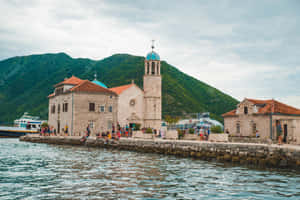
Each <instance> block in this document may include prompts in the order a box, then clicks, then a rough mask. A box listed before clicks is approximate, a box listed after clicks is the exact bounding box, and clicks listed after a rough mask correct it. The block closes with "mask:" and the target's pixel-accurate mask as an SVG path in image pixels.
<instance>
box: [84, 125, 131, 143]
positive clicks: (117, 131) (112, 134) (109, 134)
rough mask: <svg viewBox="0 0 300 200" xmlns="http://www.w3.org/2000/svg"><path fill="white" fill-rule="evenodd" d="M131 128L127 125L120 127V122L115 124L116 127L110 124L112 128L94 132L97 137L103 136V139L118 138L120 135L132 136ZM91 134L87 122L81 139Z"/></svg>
mask: <svg viewBox="0 0 300 200" xmlns="http://www.w3.org/2000/svg"><path fill="white" fill-rule="evenodd" d="M132 131H133V130H132V128H129V126H128V125H126V126H125V127H123V128H122V127H121V126H120V124H119V123H118V124H117V127H115V126H114V125H112V130H111V131H103V132H100V133H96V137H97V138H103V139H105V141H108V140H110V139H112V140H119V139H120V138H121V137H132ZM90 134H91V128H90V125H89V124H88V125H87V127H86V131H85V135H84V136H83V137H82V138H81V141H83V142H84V141H86V140H87V138H88V137H89V136H90Z"/></svg>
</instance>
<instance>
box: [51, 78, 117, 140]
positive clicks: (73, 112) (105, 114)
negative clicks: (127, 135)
mask: <svg viewBox="0 0 300 200" xmlns="http://www.w3.org/2000/svg"><path fill="white" fill-rule="evenodd" d="M48 97H49V117H48V123H49V125H50V126H53V127H54V128H55V129H56V132H57V133H58V134H63V133H64V131H65V130H66V129H68V134H69V135H83V134H84V132H85V131H86V128H87V125H88V124H89V125H90V129H91V132H92V133H96V132H100V130H101V131H108V130H111V128H112V124H116V123H117V121H116V120H117V101H118V100H117V99H118V96H117V94H115V93H114V92H112V91H111V90H109V89H106V88H104V87H101V86H98V85H96V84H94V83H92V82H90V81H88V80H81V79H79V78H77V77H75V76H72V77H71V78H69V79H66V80H64V81H62V82H60V83H58V84H56V85H55V90H54V93H53V94H50V95H49V96H48Z"/></svg>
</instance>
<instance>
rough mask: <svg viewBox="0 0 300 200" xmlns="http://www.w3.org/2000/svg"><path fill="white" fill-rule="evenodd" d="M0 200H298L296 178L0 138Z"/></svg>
mask: <svg viewBox="0 0 300 200" xmlns="http://www.w3.org/2000/svg"><path fill="white" fill-rule="evenodd" d="M0 199H9V200H11V199H300V174H299V173H297V172H295V171H290V170H271V169H265V170H262V169H251V168H249V167H245V166H244V167H243V166H226V165H224V164H222V163H217V162H207V161H201V160H194V159H190V158H178V157H174V156H166V155H158V154H149V153H148V154H145V153H138V152H130V151H119V150H108V149H98V148H87V147H79V146H76V147H72V146H63V145H61V146H59V145H49V144H38V143H28V142H20V141H19V140H18V139H0Z"/></svg>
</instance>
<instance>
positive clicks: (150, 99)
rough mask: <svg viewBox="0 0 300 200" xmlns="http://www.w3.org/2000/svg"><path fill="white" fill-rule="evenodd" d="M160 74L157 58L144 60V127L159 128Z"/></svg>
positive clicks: (160, 108)
mask: <svg viewBox="0 0 300 200" xmlns="http://www.w3.org/2000/svg"><path fill="white" fill-rule="evenodd" d="M161 87H162V85H161V75H160V61H159V60H147V59H146V60H145V75H144V105H145V106H144V127H146V128H148V127H150V128H154V129H157V130H159V129H160V128H161V110H162V104H161Z"/></svg>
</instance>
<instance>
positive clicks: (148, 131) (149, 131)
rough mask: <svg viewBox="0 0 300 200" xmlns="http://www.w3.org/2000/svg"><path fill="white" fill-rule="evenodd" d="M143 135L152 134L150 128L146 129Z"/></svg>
mask: <svg viewBox="0 0 300 200" xmlns="http://www.w3.org/2000/svg"><path fill="white" fill-rule="evenodd" d="M145 133H153V132H152V128H147V129H146V131H145Z"/></svg>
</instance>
